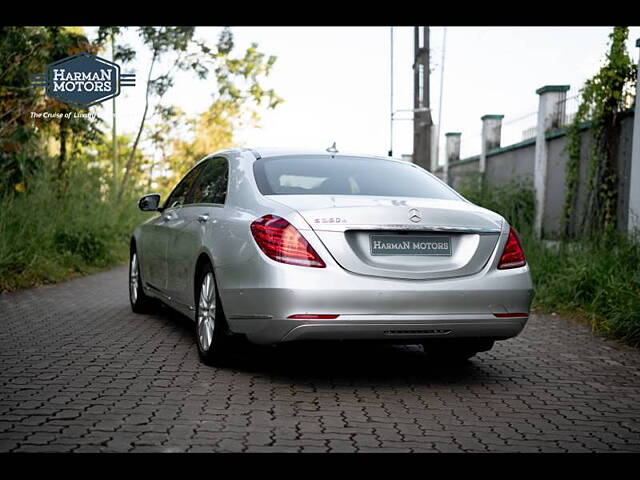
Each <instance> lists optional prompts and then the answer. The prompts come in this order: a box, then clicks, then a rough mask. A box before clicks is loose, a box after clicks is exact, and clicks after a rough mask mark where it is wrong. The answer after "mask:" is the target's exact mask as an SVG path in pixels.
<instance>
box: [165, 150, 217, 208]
mask: <svg viewBox="0 0 640 480" xmlns="http://www.w3.org/2000/svg"><path fill="white" fill-rule="evenodd" d="M206 164H207V162H206V161H205V162H202V163H201V164H199V165H198V166H196V167H195V168H194V169H193V170H191V171H190V172H189V173H188V174H187V176H186V177H184V178H183V179H182V180H180V183H178V186H177V187H176V188H174V189H173V192H171V195H169V198H167V201H166V202H165V204H164V208H172V207H177V206H180V205H186V204H187V203H190V202H189V201H188V200H189V193H191V191H192V188H193V186H194V184H195V183H196V180H197V179H198V175H200V173H201V172H202V170H203V169H204V167H205V166H206Z"/></svg>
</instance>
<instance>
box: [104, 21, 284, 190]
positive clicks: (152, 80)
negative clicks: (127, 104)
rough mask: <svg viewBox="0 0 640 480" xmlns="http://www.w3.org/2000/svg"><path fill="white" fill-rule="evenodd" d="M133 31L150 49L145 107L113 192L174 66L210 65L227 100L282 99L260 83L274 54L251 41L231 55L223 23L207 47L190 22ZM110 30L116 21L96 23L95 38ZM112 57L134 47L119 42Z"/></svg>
mask: <svg viewBox="0 0 640 480" xmlns="http://www.w3.org/2000/svg"><path fill="white" fill-rule="evenodd" d="M137 32H138V34H139V36H140V38H141V40H142V42H143V44H144V45H145V46H146V47H147V48H148V49H149V51H150V52H151V62H150V64H149V68H148V71H147V72H146V74H145V76H144V78H145V108H144V110H143V113H142V117H141V119H140V124H139V126H138V132H137V134H136V136H135V140H134V142H133V146H132V148H131V150H130V152H129V157H128V158H127V161H126V164H125V169H124V174H123V177H122V181H121V182H120V187H119V190H118V194H117V198H118V199H120V198H122V195H123V193H124V190H125V188H126V187H127V182H128V179H129V175H130V172H131V170H132V168H133V166H134V160H135V158H136V157H135V155H136V151H137V149H138V145H139V142H140V139H141V136H142V132H143V130H144V127H145V123H146V121H147V115H148V112H149V110H150V107H151V103H152V102H154V101H155V102H156V103H160V102H161V99H162V97H163V95H164V94H165V93H166V92H167V91H168V90H169V89H170V88H171V87H172V86H173V82H174V75H175V73H176V72H177V71H180V70H181V71H191V72H193V73H195V74H196V75H197V76H198V77H199V78H201V79H206V78H207V77H208V76H209V73H210V71H211V70H213V72H214V76H215V80H216V85H215V89H216V91H217V94H218V98H219V99H221V100H224V101H225V102H226V103H227V105H229V106H233V107H235V108H240V107H241V106H242V105H243V104H246V103H254V104H255V105H260V104H262V103H263V102H265V101H266V102H267V108H275V106H276V105H277V104H278V103H279V102H280V101H281V99H280V98H279V97H278V96H277V95H276V94H275V92H274V91H273V89H270V90H265V89H263V88H262V86H261V85H260V82H261V77H263V76H264V75H268V73H269V71H270V70H271V67H272V66H273V64H274V62H275V60H276V59H275V57H273V56H271V57H269V58H267V59H265V55H264V54H263V53H260V52H258V50H257V45H256V44H252V45H251V46H250V47H249V48H248V49H247V51H246V52H245V54H244V55H243V56H241V57H238V58H234V57H233V56H232V51H233V47H234V43H233V35H232V33H231V30H230V29H228V28H225V29H223V31H222V32H221V34H220V36H219V39H218V42H217V44H216V46H215V47H213V48H212V47H210V46H209V45H207V43H206V42H205V41H203V40H198V39H195V38H194V34H195V28H194V27H139V28H138V29H137ZM112 33H116V34H117V33H120V29H119V28H118V27H101V28H100V29H99V31H98V42H99V43H104V42H105V41H106V40H107V39H108V38H110V35H111V34H112ZM116 57H117V58H118V59H119V60H121V61H124V62H126V61H131V60H133V58H135V52H134V51H133V49H132V48H131V47H128V46H126V45H125V46H121V47H120V50H119V52H117V54H116ZM167 57H174V58H173V60H172V61H171V62H168V63H169V64H170V65H171V66H170V68H169V69H168V70H167V71H165V72H163V73H160V74H156V73H155V70H154V69H155V68H156V67H157V65H158V64H160V63H161V62H162V60H167Z"/></svg>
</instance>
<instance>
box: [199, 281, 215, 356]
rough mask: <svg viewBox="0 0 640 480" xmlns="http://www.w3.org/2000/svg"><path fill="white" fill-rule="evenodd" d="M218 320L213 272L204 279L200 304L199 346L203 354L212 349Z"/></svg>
mask: <svg viewBox="0 0 640 480" xmlns="http://www.w3.org/2000/svg"><path fill="white" fill-rule="evenodd" d="M215 320H216V287H215V283H214V281H213V275H212V274H211V272H207V274H206V275H205V276H204V278H203V279H202V286H201V287H200V300H199V302H198V344H199V345H200V349H201V350H202V351H203V352H207V351H208V350H209V348H211V343H212V341H213V332H214V330H215Z"/></svg>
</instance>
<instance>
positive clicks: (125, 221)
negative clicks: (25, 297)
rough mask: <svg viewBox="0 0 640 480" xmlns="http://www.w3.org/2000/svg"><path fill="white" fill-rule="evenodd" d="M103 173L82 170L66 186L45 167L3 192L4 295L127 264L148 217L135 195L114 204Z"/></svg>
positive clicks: (0, 260) (0, 269)
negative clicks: (134, 234) (138, 228)
mask: <svg viewBox="0 0 640 480" xmlns="http://www.w3.org/2000/svg"><path fill="white" fill-rule="evenodd" d="M103 179H104V174H103V172H100V171H98V170H96V169H89V168H86V167H81V168H80V167H79V168H76V169H72V170H71V171H70V172H69V173H68V178H66V180H65V181H64V182H60V181H58V180H57V178H56V176H55V175H52V174H51V173H50V172H49V171H48V170H47V169H45V168H43V169H40V170H38V171H37V172H35V173H33V174H31V175H28V177H27V178H26V179H25V181H24V184H21V188H20V189H16V188H11V189H4V190H3V191H2V192H0V291H9V290H13V289H16V288H22V287H28V286H32V285H37V284H41V283H49V282H55V281H59V280H61V279H64V278H68V277H70V276H73V275H77V274H79V273H80V274H81V273H88V272H93V271H96V270H97V269H101V268H105V267H108V266H111V265H114V264H116V263H118V262H121V261H125V260H126V259H127V255H128V247H129V242H128V239H129V237H130V235H131V231H132V229H133V227H134V226H135V225H136V224H137V223H139V222H140V221H141V220H142V218H143V215H142V214H141V212H139V211H138V209H137V208H136V202H135V194H134V193H132V194H129V195H128V196H127V197H125V199H124V200H123V201H122V202H120V203H114V202H112V201H111V200H110V199H109V198H108V196H107V195H106V193H103V190H104V187H102V185H103V184H104V182H103Z"/></svg>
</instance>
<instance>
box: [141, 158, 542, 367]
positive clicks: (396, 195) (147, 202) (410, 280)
mask: <svg viewBox="0 0 640 480" xmlns="http://www.w3.org/2000/svg"><path fill="white" fill-rule="evenodd" d="M160 200H161V199H160V195H158V194H148V195H145V196H143V197H142V198H141V199H140V201H139V204H138V205H139V208H140V209H141V210H143V211H146V212H153V213H155V215H154V216H153V217H151V218H149V220H148V221H146V222H145V223H143V224H142V225H139V226H138V227H136V228H135V230H134V232H133V235H132V238H131V256H130V275H129V294H130V301H131V307H132V309H133V311H134V312H146V311H148V310H149V308H150V307H152V305H153V304H154V302H157V301H161V302H163V303H165V304H166V305H168V306H170V307H171V308H173V309H175V310H178V311H179V312H181V313H183V314H184V315H187V316H188V317H189V318H190V319H192V320H193V321H194V323H195V329H194V330H195V337H196V344H197V347H198V351H199V354H200V357H201V359H202V360H203V361H204V362H205V363H209V364H216V362H219V361H221V360H222V359H224V358H225V357H226V356H228V354H229V353H230V351H231V350H232V349H233V347H232V345H234V344H236V342H232V341H231V340H232V339H233V337H244V338H245V339H246V340H248V341H250V342H254V343H257V344H263V345H274V344H279V343H282V342H293V341H296V342H297V341H308V340H327V341H329V340H370V341H375V340H378V341H388V342H392V343H398V344H419V345H420V344H421V345H423V346H424V348H425V351H426V352H427V353H429V354H432V355H438V356H445V357H447V358H465V359H466V358H469V357H471V356H473V355H475V354H476V353H478V352H481V351H486V350H489V349H490V348H492V346H493V344H494V341H496V340H504V339H508V338H511V337H514V336H516V335H518V333H520V331H521V330H522V329H523V327H524V325H525V323H526V321H527V319H528V316H529V310H530V305H531V300H532V296H533V289H532V283H531V277H530V273H529V267H528V265H527V262H526V259H525V255H524V252H523V249H522V246H521V243H520V240H519V238H518V234H517V233H516V231H515V230H514V229H513V228H512V227H511V226H510V225H509V224H508V223H507V221H506V220H505V219H504V218H503V217H502V216H500V215H498V214H496V213H494V212H492V211H489V210H487V209H485V208H481V207H479V206H476V205H474V204H472V203H470V202H469V201H467V200H466V199H465V198H463V197H462V196H461V195H460V194H458V193H457V192H456V191H455V190H453V189H452V188H450V187H449V186H448V185H447V184H445V183H444V182H442V181H441V180H439V179H438V178H437V177H435V176H434V175H432V174H431V173H429V172H427V171H425V170H424V169H422V168H420V167H418V166H417V165H414V164H412V163H411V162H407V161H403V160H396V159H392V158H389V157H374V156H364V155H356V154H342V153H338V152H336V151H319V152H298V151H284V150H265V149H261V150H257V149H248V148H240V149H231V150H225V151H220V152H217V153H215V154H212V155H210V156H207V157H206V158H204V159H202V160H201V161H199V162H198V163H197V164H196V165H195V166H193V168H191V170H190V171H189V172H188V173H187V174H186V175H185V176H184V177H183V178H182V180H181V181H180V182H179V183H178V185H177V186H176V187H175V188H174V189H173V191H172V192H171V194H170V195H169V196H168V197H167V198H166V200H165V201H164V202H163V203H161V201H160Z"/></svg>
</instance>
